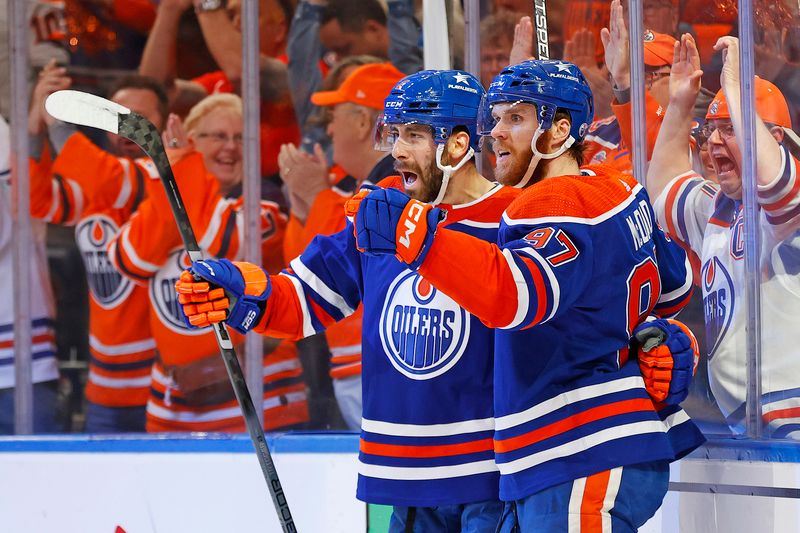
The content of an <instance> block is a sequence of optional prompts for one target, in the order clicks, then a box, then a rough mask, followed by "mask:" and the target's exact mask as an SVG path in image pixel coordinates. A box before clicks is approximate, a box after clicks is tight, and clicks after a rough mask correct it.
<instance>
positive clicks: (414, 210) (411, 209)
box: [399, 201, 423, 248]
mask: <svg viewBox="0 0 800 533" xmlns="http://www.w3.org/2000/svg"><path fill="white" fill-rule="evenodd" d="M422 209H423V208H422V203H420V202H417V201H411V202H410V203H409V205H408V210H407V211H406V219H405V220H404V221H403V226H404V227H405V228H406V232H405V233H404V234H403V235H401V236H400V239H399V240H400V244H402V245H403V246H405V247H406V248H411V234H412V233H414V232H415V231H416V230H417V222H419V216H420V215H421V214H422Z"/></svg>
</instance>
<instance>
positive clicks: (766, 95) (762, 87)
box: [706, 76, 792, 128]
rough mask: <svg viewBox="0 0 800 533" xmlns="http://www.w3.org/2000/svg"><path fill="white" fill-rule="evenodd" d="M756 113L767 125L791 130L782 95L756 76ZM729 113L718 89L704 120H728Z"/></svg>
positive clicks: (778, 90)
mask: <svg viewBox="0 0 800 533" xmlns="http://www.w3.org/2000/svg"><path fill="white" fill-rule="evenodd" d="M755 91H756V113H758V116H759V117H761V120H763V121H764V122H767V123H768V124H774V125H776V126H781V127H782V128H791V127H792V119H791V115H789V106H788V105H787V104H786V98H784V96H783V93H782V92H781V91H780V89H778V88H777V87H775V85H773V84H772V83H771V82H769V81H767V80H764V79H761V78H759V77H758V76H756V81H755ZM730 118H731V112H730V110H729V109H728V102H727V101H726V100H725V93H724V92H723V91H722V89H720V90H719V91H717V94H716V95H715V96H714V99H713V100H712V101H711V104H709V106H708V113H706V120H715V119H730Z"/></svg>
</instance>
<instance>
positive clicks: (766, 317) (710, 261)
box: [647, 34, 800, 439]
mask: <svg viewBox="0 0 800 533" xmlns="http://www.w3.org/2000/svg"><path fill="white" fill-rule="evenodd" d="M714 48H715V49H716V50H718V51H722V56H723V68H722V75H721V82H722V83H721V85H722V89H721V90H720V91H719V92H718V93H717V95H716V96H715V98H714V100H713V101H712V102H711V105H710V106H709V107H708V113H707V115H706V118H707V119H708V127H709V128H711V129H712V130H713V131H712V133H711V134H710V136H709V138H708V145H709V155H710V156H711V161H712V164H713V165H714V167H715V170H716V173H717V176H718V179H719V183H718V184H717V183H714V182H711V181H709V180H706V179H703V178H702V177H701V176H700V175H698V174H697V173H695V172H693V171H692V165H691V161H690V158H689V156H688V154H689V130H690V128H691V111H692V107H693V105H694V102H695V98H696V96H697V92H698V90H699V87H700V78H701V76H702V74H703V72H702V71H701V70H700V59H699V54H698V53H697V48H696V46H695V44H694V40H693V39H692V37H691V36H690V35H688V34H685V35H684V36H683V37H682V38H681V44H680V46H679V47H678V49H676V52H675V63H674V64H673V68H672V74H671V86H672V87H671V89H670V102H669V107H668V108H667V112H666V115H665V117H664V121H663V124H662V126H661V131H660V133H659V135H658V140H657V142H656V146H655V150H654V152H653V158H652V160H651V162H650V168H649V171H648V174H647V189H648V192H649V193H650V197H651V198H653V199H655V202H654V207H655V209H656V214H657V216H658V218H659V222H660V223H661V225H662V226H663V227H664V228H666V229H667V230H668V232H669V233H670V234H671V236H672V237H673V239H676V240H678V241H679V242H681V243H683V244H684V245H685V246H687V247H690V248H691V249H692V250H693V251H694V252H695V253H696V254H697V255H698V256H700V258H701V264H702V266H701V271H700V282H701V285H702V288H703V303H704V305H703V308H704V311H705V322H706V332H707V335H708V339H707V344H708V370H709V382H710V385H711V391H712V392H713V393H714V398H715V399H716V401H717V404H718V405H719V408H720V410H721V411H722V414H723V415H724V416H725V417H726V419H727V422H728V425H729V426H730V427H731V428H732V429H733V430H734V431H739V432H741V431H743V430H744V412H745V397H746V393H747V380H746V368H747V354H746V340H747V338H746V336H745V335H746V334H745V329H746V326H747V317H746V309H745V300H744V289H745V281H746V280H745V276H746V272H745V265H744V263H745V261H744V255H745V250H744V230H743V228H744V224H745V223H746V222H745V220H744V213H743V203H742V187H743V185H742V177H743V174H744V173H743V168H742V167H743V162H742V152H741V148H740V145H739V140H740V139H743V138H744V136H745V134H746V132H745V131H744V130H743V125H742V116H741V94H740V90H739V42H738V40H737V39H736V38H734V37H730V36H726V37H722V38H720V39H719V40H718V41H717V43H716V45H715V46H714ZM755 93H756V94H755V107H756V113H757V117H756V120H755V122H756V125H755V126H756V128H755V129H756V143H757V147H758V152H757V155H755V157H756V170H757V172H756V176H755V177H754V179H755V180H756V186H757V191H758V192H757V201H758V208H759V209H758V211H759V212H758V215H757V216H758V226H759V227H758V229H759V231H760V239H761V250H762V251H761V254H760V258H759V265H758V272H759V273H760V282H761V299H762V303H763V305H762V306H761V312H762V315H761V316H762V324H763V325H764V328H765V333H764V334H763V335H762V337H761V338H762V354H761V375H762V380H761V386H762V390H761V392H762V397H761V406H762V411H763V422H764V424H765V426H766V433H765V434H767V435H770V436H771V437H773V438H795V439H797V438H800V431H798V425H797V420H798V418H799V417H800V392H798V388H797V387H798V384H800V357H798V356H800V353H797V352H798V350H797V348H794V347H793V346H795V345H796V343H794V341H793V339H794V335H793V330H794V329H796V328H797V316H800V276H798V274H800V261H798V258H800V238H798V236H799V235H800V233H798V226H799V225H800V224H798V221H799V220H800V194H798V191H799V190H800V181H798V177H797V160H796V159H795V158H794V157H793V156H792V155H791V153H790V152H789V149H788V147H787V144H788V141H790V140H792V141H793V139H794V138H795V137H796V136H794V133H790V131H791V130H787V128H790V127H791V122H790V120H789V110H788V107H787V105H786V100H785V99H784V97H783V95H782V94H781V92H780V90H778V88H777V87H775V86H774V85H773V84H772V83H770V82H768V81H766V80H762V79H760V78H756V79H755ZM767 328H768V329H767Z"/></svg>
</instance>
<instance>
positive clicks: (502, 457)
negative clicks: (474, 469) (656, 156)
mask: <svg viewBox="0 0 800 533" xmlns="http://www.w3.org/2000/svg"><path fill="white" fill-rule="evenodd" d="M437 241H439V242H438V243H437ZM473 241H474V240H473ZM454 243H456V244H457V246H452V244H454ZM459 250H462V251H460V252H459ZM434 253H436V254H437V255H434V256H433V257H431V256H432V254H434ZM454 256H455V257H454ZM443 258H446V259H443ZM467 258H470V259H469V260H470V261H471V262H472V264H473V265H474V266H473V268H471V269H467V270H466V271H464V274H463V275H461V273H460V272H459V275H456V274H454V273H452V272H451V273H450V274H449V275H447V274H446V272H447V271H448V270H449V271H452V270H453V267H454V265H452V264H451V265H448V264H447V263H452V262H455V261H465V260H467ZM437 261H438V262H440V263H442V264H441V265H440V266H438V267H437V266H435V265H434V263H436V262H437ZM420 272H421V273H422V274H423V275H424V276H426V277H428V278H429V279H431V281H432V282H433V283H439V282H440V280H441V281H443V282H444V283H445V284H444V285H442V286H441V288H442V290H445V291H449V294H452V295H453V296H454V298H455V299H456V300H457V301H459V302H460V303H461V304H462V305H464V306H465V307H466V309H467V310H469V311H471V312H473V313H474V314H476V315H478V316H480V317H481V318H482V319H483V321H484V322H485V323H487V324H489V325H492V326H494V327H496V328H498V329H497V331H496V336H495V370H494V372H495V395H494V398H495V436H494V440H495V444H494V446H495V453H496V461H497V465H498V468H499V469H500V473H501V480H500V498H501V499H503V500H506V501H510V500H517V499H521V498H524V497H526V496H529V495H531V494H535V493H537V492H539V491H541V490H543V489H546V488H548V487H551V486H555V485H558V484H560V483H563V482H566V481H569V480H574V479H579V478H582V477H586V476H588V475H591V474H593V473H597V472H600V471H603V470H608V469H611V468H616V467H619V466H626V465H632V464H636V463H642V462H647V461H655V460H673V459H676V458H678V457H681V456H682V455H684V454H685V453H688V452H689V451H691V450H692V449H694V448H695V447H696V446H697V445H699V444H700V443H701V442H702V440H703V438H702V435H701V434H700V433H699V430H697V428H696V427H695V426H694V424H693V423H692V422H691V420H690V419H689V417H688V416H687V415H686V413H685V412H684V411H683V410H682V409H681V408H680V407H677V406H676V407H667V408H664V409H660V410H659V409H657V408H656V406H655V405H654V404H653V402H652V400H651V399H650V397H649V395H648V394H647V392H646V390H645V387H644V382H643V380H642V377H641V374H640V372H639V368H638V364H637V362H636V361H635V360H633V359H631V360H630V361H629V360H628V344H629V339H630V336H631V333H632V332H633V329H634V328H635V327H636V326H637V325H638V324H640V323H641V322H642V321H644V319H645V318H646V317H647V316H649V315H650V314H658V315H661V316H672V315H674V314H675V313H676V312H677V311H679V310H680V309H681V308H682V307H683V306H684V305H685V304H686V302H688V299H689V298H690V295H691V291H692V273H691V268H690V266H689V263H688V261H687V259H686V255H685V253H684V252H683V250H682V249H681V248H680V247H679V246H678V245H677V244H675V243H673V242H672V241H670V240H669V239H667V237H666V236H665V235H664V233H662V232H661V230H660V229H659V228H658V227H657V225H656V224H655V216H654V214H653V210H652V208H651V207H650V204H649V202H648V198H647V194H646V192H645V191H644V189H643V188H642V187H641V186H640V185H639V184H638V183H636V181H635V180H634V179H633V178H632V177H630V176H626V175H624V174H621V173H619V172H617V171H615V170H613V169H610V168H608V167H601V166H596V167H587V169H585V170H584V172H583V175H581V176H562V177H553V178H548V179H545V180H543V181H541V182H539V183H537V184H535V185H533V186H531V187H528V188H527V189H525V190H524V192H523V193H522V194H521V195H520V196H519V197H518V198H517V199H516V200H515V201H514V202H513V204H512V205H511V206H509V208H508V209H507V210H506V212H505V213H504V214H503V218H502V222H501V226H500V229H499V234H498V241H497V245H496V246H491V245H487V244H486V243H478V242H477V241H475V242H473V243H468V242H465V240H464V239H463V238H460V237H457V236H454V235H453V234H451V233H449V232H446V231H442V232H441V233H437V235H436V238H435V239H434V244H433V245H432V247H431V250H430V253H429V255H428V258H426V260H425V262H424V263H423V265H422V266H421V268H420ZM447 279H449V280H450V281H447ZM475 283H481V285H482V287H485V288H486V290H485V291H484V294H486V291H488V293H489V294H492V295H493V297H492V298H489V299H487V298H486V297H485V296H483V297H482V298H474V297H473V296H471V295H470V294H469V292H468V291H467V290H466V289H465V287H467V286H471V285H472V286H474V284H475ZM495 295H496V296H495ZM487 300H488V301H487Z"/></svg>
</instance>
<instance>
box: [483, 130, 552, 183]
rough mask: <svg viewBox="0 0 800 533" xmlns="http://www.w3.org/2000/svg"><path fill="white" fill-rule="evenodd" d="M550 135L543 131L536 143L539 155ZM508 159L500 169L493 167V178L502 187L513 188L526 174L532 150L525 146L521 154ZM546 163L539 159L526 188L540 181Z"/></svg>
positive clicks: (531, 158)
mask: <svg viewBox="0 0 800 533" xmlns="http://www.w3.org/2000/svg"><path fill="white" fill-rule="evenodd" d="M551 135H552V134H551V133H550V131H545V132H544V133H543V134H542V135H541V136H540V137H539V139H538V140H537V141H536V148H537V150H539V153H542V149H543V147H544V146H547V143H548V142H549V140H550V137H551ZM508 158H510V159H512V160H511V161H508V160H507V161H506V162H505V163H504V164H503V167H502V168H501V167H495V169H494V178H495V180H497V182H498V183H500V184H502V185H506V186H509V187H513V186H514V185H516V184H518V183H519V182H520V181H522V178H523V177H524V176H525V174H526V173H527V172H528V167H530V165H531V161H532V160H533V150H531V147H530V145H527V146H526V147H525V149H523V150H522V153H517V154H513V153H512V154H510V155H509V156H507V159H508ZM548 161H549V160H547V159H540V160H539V161H538V163H537V164H536V168H535V169H534V171H533V176H531V178H530V179H529V180H528V183H527V184H526V185H525V186H526V187H528V186H530V185H533V184H534V183H536V182H538V181H541V180H542V177H543V176H544V172H545V167H546V166H547V162H548Z"/></svg>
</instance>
